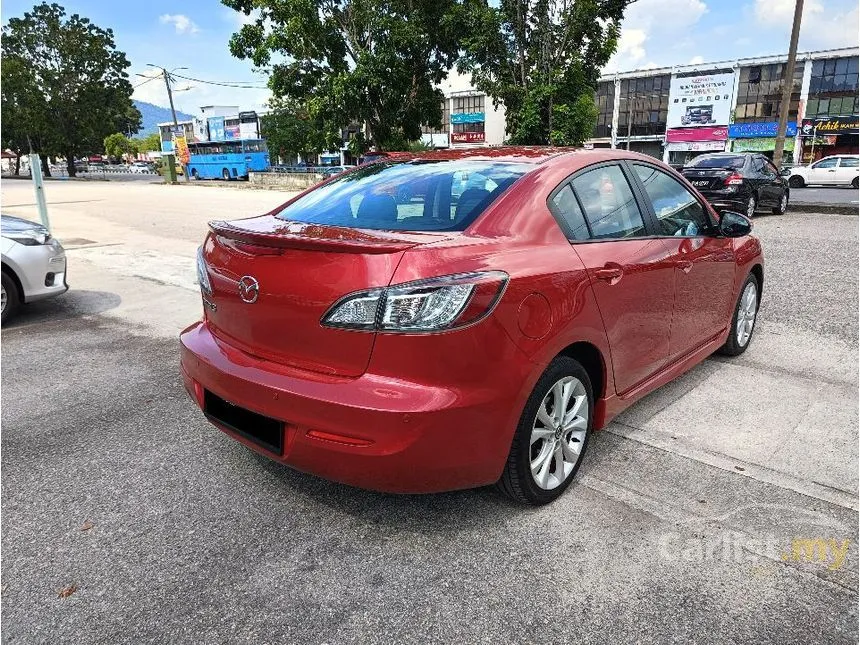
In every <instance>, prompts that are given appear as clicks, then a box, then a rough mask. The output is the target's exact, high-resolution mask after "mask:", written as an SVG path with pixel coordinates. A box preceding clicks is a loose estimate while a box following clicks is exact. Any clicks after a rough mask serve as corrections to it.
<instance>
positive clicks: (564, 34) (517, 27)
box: [458, 0, 631, 145]
mask: <svg viewBox="0 0 860 645" xmlns="http://www.w3.org/2000/svg"><path fill="white" fill-rule="evenodd" d="M630 1H631V0H501V1H500V2H499V4H498V6H490V5H489V4H488V3H487V2H486V0H474V4H473V5H472V8H471V10H470V11H469V13H468V29H467V30H466V32H467V34H468V36H467V38H466V40H465V43H464V49H465V56H464V57H463V58H462V59H461V60H460V61H459V63H458V67H459V69H460V71H462V72H467V71H470V72H471V73H472V81H473V83H474V84H475V85H476V87H478V88H479V89H480V90H481V91H483V92H485V93H486V94H487V95H489V96H491V97H492V98H493V101H494V104H495V105H496V106H498V105H499V103H504V105H505V110H506V112H505V114H506V121H507V132H508V136H509V141H510V142H511V143H515V144H527V145H542V144H553V145H578V144H580V143H582V141H583V140H585V139H587V138H589V137H590V136H591V133H592V131H593V129H594V125H595V123H596V119H597V111H596V108H595V107H594V92H595V90H596V88H597V81H598V79H599V75H600V69H601V68H602V67H603V66H604V65H605V64H606V63H607V61H608V60H609V57H610V56H612V54H613V53H614V52H615V49H616V47H617V43H618V35H619V25H620V22H621V18H622V17H623V14H624V9H625V8H626V7H627V5H628V4H630ZM494 4H495V3H494Z"/></svg>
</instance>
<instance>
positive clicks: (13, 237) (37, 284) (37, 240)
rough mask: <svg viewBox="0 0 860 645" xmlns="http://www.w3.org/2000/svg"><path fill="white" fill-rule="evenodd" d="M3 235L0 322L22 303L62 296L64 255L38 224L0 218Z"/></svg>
mask: <svg viewBox="0 0 860 645" xmlns="http://www.w3.org/2000/svg"><path fill="white" fill-rule="evenodd" d="M0 231H2V247H0V249H2V256H3V290H2V294H0V301H2V321H3V322H4V323H5V322H6V321H7V320H8V319H9V317H10V316H13V315H14V314H15V311H16V310H17V309H18V308H19V307H20V306H21V305H22V304H24V303H28V302H34V301H36V300H42V299H43V298H50V297H51V296H58V295H60V294H61V293H65V292H66V290H68V288H69V286H68V285H67V284H66V251H65V250H64V249H63V246H62V244H60V241H59V240H56V239H54V238H53V237H51V234H50V233H49V232H48V229H46V228H45V227H44V226H42V225H41V224H37V223H35V222H31V221H29V220H26V219H21V218H20V217H12V216H11V215H3V216H2V217H0Z"/></svg>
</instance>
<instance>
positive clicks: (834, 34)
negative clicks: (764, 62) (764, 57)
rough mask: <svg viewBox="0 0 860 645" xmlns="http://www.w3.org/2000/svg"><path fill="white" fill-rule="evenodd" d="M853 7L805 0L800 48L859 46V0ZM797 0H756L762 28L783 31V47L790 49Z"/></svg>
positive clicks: (754, 13) (816, 0)
mask: <svg viewBox="0 0 860 645" xmlns="http://www.w3.org/2000/svg"><path fill="white" fill-rule="evenodd" d="M852 5H853V6H852V7H851V8H848V7H847V6H846V7H845V8H844V9H837V8H835V7H834V6H832V5H831V6H830V7H829V8H828V9H827V10H825V7H824V3H823V2H822V1H821V0H806V2H804V4H803V16H802V18H801V22H800V44H799V49H800V50H801V51H802V50H810V49H835V48H837V47H852V46H853V47H856V46H857V41H858V23H860V10H858V8H857V3H856V2H854V3H852ZM794 7H795V2H794V0H755V4H754V5H753V7H752V10H753V11H752V13H753V16H754V18H755V21H756V24H757V26H758V27H759V28H760V29H766V30H769V31H773V32H775V33H779V34H783V38H784V39H785V40H784V41H783V42H784V43H785V44H784V46H783V47H784V50H786V51H787V50H788V39H789V36H790V34H791V25H792V22H793V19H794Z"/></svg>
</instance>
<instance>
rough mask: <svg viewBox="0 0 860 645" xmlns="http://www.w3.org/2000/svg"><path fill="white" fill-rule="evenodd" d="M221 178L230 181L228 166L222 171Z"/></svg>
mask: <svg viewBox="0 0 860 645" xmlns="http://www.w3.org/2000/svg"><path fill="white" fill-rule="evenodd" d="M221 179H223V180H224V181H230V171H229V170H227V169H226V168H224V169H223V170H222V171H221Z"/></svg>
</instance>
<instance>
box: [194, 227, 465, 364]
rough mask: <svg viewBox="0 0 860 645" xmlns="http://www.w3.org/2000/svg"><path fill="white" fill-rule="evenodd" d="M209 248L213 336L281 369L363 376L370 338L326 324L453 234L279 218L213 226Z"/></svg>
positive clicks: (206, 249)
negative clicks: (407, 258) (406, 259)
mask: <svg viewBox="0 0 860 645" xmlns="http://www.w3.org/2000/svg"><path fill="white" fill-rule="evenodd" d="M210 229H211V231H212V232H211V234H210V235H209V236H208V237H207V239H206V243H205V244H204V248H203V258H204V260H205V262H206V264H207V267H208V272H209V279H210V283H211V287H212V294H211V296H209V297H208V299H210V300H211V303H212V305H213V306H210V307H207V308H206V312H205V314H206V318H207V321H208V324H209V326H210V328H211V329H212V331H213V333H214V334H215V335H216V336H218V337H219V338H221V339H222V340H224V341H226V342H228V343H231V344H233V345H234V346H236V347H238V348H239V349H242V350H243V351H245V352H247V353H249V354H252V355H254V356H257V357H259V358H263V359H266V360H270V361H274V362H277V363H280V364H284V365H289V366H292V367H297V368H300V369H306V370H312V371H316V372H321V373H326V374H334V375H341V376H359V375H361V374H362V373H363V372H364V371H365V369H366V367H367V364H368V361H369V360H370V353H371V350H372V349H373V342H374V337H375V335H374V334H373V333H372V332H360V331H349V330H343V329H332V328H328V327H323V326H322V325H321V324H320V320H321V319H322V317H323V315H324V314H325V312H326V311H327V310H328V309H329V307H331V305H332V304H334V303H335V302H336V301H337V300H339V299H340V298H342V297H343V296H345V295H347V294H349V293H352V292H355V291H361V290H363V289H369V288H374V287H384V286H386V285H388V283H389V282H390V280H391V277H392V276H393V275H394V271H395V269H396V268H397V265H398V263H399V262H400V259H401V257H402V255H403V252H404V251H405V250H406V249H408V248H411V247H414V246H417V245H420V244H427V243H430V242H436V241H440V240H443V239H445V238H446V237H449V236H450V234H444V235H443V234H438V233H411V232H409V233H402V232H392V231H370V230H364V229H353V228H346V227H337V226H325V225H320V224H305V223H300V222H293V221H285V220H282V219H279V218H277V217H274V216H272V215H265V216H262V217H256V218H252V219H245V220H237V221H230V222H212V223H211V224H210Z"/></svg>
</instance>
